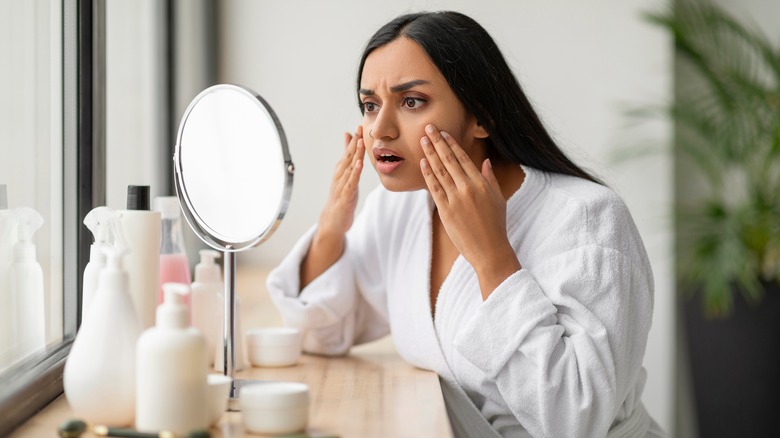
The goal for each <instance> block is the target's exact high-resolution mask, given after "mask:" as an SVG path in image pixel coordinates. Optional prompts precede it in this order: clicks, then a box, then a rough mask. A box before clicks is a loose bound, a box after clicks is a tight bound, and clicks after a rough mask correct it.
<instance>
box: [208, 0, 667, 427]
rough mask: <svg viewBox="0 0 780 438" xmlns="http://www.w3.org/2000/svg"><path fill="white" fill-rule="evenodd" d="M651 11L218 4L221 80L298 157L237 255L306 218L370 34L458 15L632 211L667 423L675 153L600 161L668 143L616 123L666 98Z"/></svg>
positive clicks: (590, 6) (351, 120)
mask: <svg viewBox="0 0 780 438" xmlns="http://www.w3.org/2000/svg"><path fill="white" fill-rule="evenodd" d="M661 6H662V2H661V1H660V0H650V1H643V2H625V1H621V0H600V1H590V2H581V1H577V0H566V1H558V2H546V1H543V0H533V1H531V0H529V1H481V2H468V1H449V2H444V1H406V2H392V3H391V2H380V1H366V0H361V1H357V0H349V1H339V2H320V1H308V2H302V1H297V2H285V1H263V2H257V1H251V0H230V1H226V2H224V3H223V4H222V8H221V11H220V13H221V20H222V21H221V23H220V26H221V29H222V32H223V33H222V35H221V38H222V40H221V42H222V44H221V47H220V52H221V54H222V55H221V59H220V76H219V79H220V81H221V82H233V83H239V84H242V85H246V86H248V87H250V88H252V89H254V90H255V91H257V92H258V93H259V94H261V95H262V96H263V97H264V98H266V99H267V100H268V101H269V102H270V104H271V105H272V106H273V107H274V109H275V111H276V112H277V114H278V116H279V118H280V119H281V121H282V124H283V126H284V128H285V132H286V134H287V137H288V141H289V144H290V150H291V154H292V157H293V160H294V161H295V165H296V174H295V184H294V188H293V198H292V201H291V204H290V209H289V211H288V214H287V216H286V217H285V220H284V222H283V223H282V225H281V226H280V228H279V230H278V231H277V232H276V234H275V235H274V236H273V237H271V239H270V240H269V241H268V242H266V243H265V244H263V245H262V246H261V247H260V248H258V249H255V250H254V251H252V252H250V253H249V254H242V255H241V256H240V257H239V260H241V261H243V262H245V263H254V264H270V265H273V264H275V263H277V262H278V261H279V259H280V258H281V257H282V256H283V255H284V254H285V253H286V252H287V251H288V250H289V249H290V247H291V246H292V244H293V243H294V241H295V240H296V238H297V237H298V236H300V235H301V234H302V233H303V232H304V230H305V229H307V228H308V227H309V226H311V225H312V224H313V223H315V222H316V220H317V218H318V216H319V212H320V210H321V208H322V206H323V204H324V202H325V199H326V195H327V191H328V184H329V181H330V178H331V171H332V169H333V166H334V165H335V162H336V160H337V159H338V157H339V155H340V151H341V150H342V147H343V146H342V143H341V142H342V140H341V139H342V132H344V131H348V130H352V129H354V127H355V126H356V125H357V124H358V123H359V121H360V114H359V112H358V109H357V106H356V104H355V102H356V98H355V73H356V69H357V62H358V59H359V56H360V53H361V50H362V48H363V45H364V44H365V43H366V41H367V40H368V38H369V37H370V36H371V34H373V32H374V31H375V30H376V29H377V28H378V27H379V26H381V25H382V24H384V23H385V22H387V21H389V20H390V19H392V18H393V17H395V16H396V15H398V14H400V13H404V12H408V11H417V10H438V9H454V10H458V11H461V12H464V13H466V14H468V15H470V16H472V17H473V18H475V19H476V20H477V21H479V22H480V23H481V24H482V25H483V26H484V27H485V28H486V29H487V30H488V31H489V32H490V33H491V35H492V36H493V37H494V39H496V41H497V42H498V44H499V46H500V47H501V49H502V50H503V52H504V54H505V56H506V57H507V58H508V61H509V62H510V64H511V66H512V67H513V68H514V70H515V72H516V74H517V75H518V77H519V79H520V81H521V83H522V85H523V86H524V87H525V91H526V92H527V94H528V95H529V96H530V98H531V99H532V101H533V102H534V103H535V105H536V108H537V110H538V111H539V112H540V113H541V115H542V117H543V119H544V120H545V122H546V123H547V125H548V127H549V128H550V130H551V132H552V133H553V134H554V136H555V138H556V139H557V140H558V141H559V142H560V144H561V145H562V147H563V148H564V149H565V150H566V151H567V152H569V153H570V154H571V155H572V157H573V158H574V159H575V160H577V161H578V162H580V163H581V164H583V165H585V166H586V167H588V168H590V169H592V170H594V171H595V173H596V174H598V175H600V176H601V177H603V178H604V179H605V180H606V182H607V183H608V184H609V185H610V186H611V187H612V188H614V189H615V190H616V191H617V192H618V193H620V194H621V195H622V196H623V197H624V199H625V200H626V202H627V204H628V206H629V208H630V209H631V211H632V213H633V215H634V218H635V220H636V222H637V225H638V227H639V230H640V232H641V234H642V236H643V238H644V240H645V244H646V246H647V250H648V252H649V254H650V258H651V262H652V264H653V269H654V273H655V279H656V295H655V300H656V301H655V315H654V321H653V329H652V331H651V334H650V339H649V344H648V348H647V353H646V355H645V366H646V368H647V370H648V373H649V377H648V382H647V387H646V389H645V395H644V400H645V403H646V405H647V407H648V410H649V411H650V413H651V414H652V415H653V417H654V418H655V419H656V420H657V421H658V422H659V423H660V424H661V425H662V427H664V428H665V429H666V430H668V431H671V430H673V427H672V421H673V415H672V410H673V388H672V382H673V373H672V369H673V351H674V338H673V333H674V317H673V315H674V307H673V306H674V304H673V297H674V283H673V277H672V276H673V262H674V260H673V253H672V237H673V236H672V232H671V202H672V166H671V161H670V158H669V154H668V153H667V152H663V153H660V154H657V155H655V156H653V157H651V158H644V159H642V160H638V161H635V162H632V163H630V164H622V165H615V164H613V163H612V161H611V159H610V157H611V156H612V154H613V153H614V152H615V150H616V149H618V148H622V147H630V146H632V145H636V144H639V143H642V142H645V141H647V140H648V139H652V140H653V141H658V142H660V144H662V145H665V144H666V143H667V142H668V140H669V138H670V127H669V125H667V124H665V123H658V124H656V125H654V126H652V127H645V128H644V129H642V130H641V131H640V130H631V131H629V130H627V129H625V128H624V124H625V119H624V117H623V116H622V112H621V111H622V110H621V108H622V105H624V104H632V103H633V104H636V103H642V102H651V101H652V102H656V103H657V102H663V101H667V100H668V99H669V96H670V95H671V86H672V84H671V80H672V78H671V72H672V68H671V42H670V40H669V39H668V38H667V37H666V36H665V35H664V34H662V33H661V32H660V31H658V30H656V29H655V28H653V27H651V26H649V25H647V24H645V23H644V22H642V21H641V19H640V13H641V12H643V11H647V10H656V9H658V8H660V7H661ZM364 175H365V176H364V177H363V180H362V181H361V191H362V193H366V192H368V191H369V190H370V188H372V187H374V186H375V185H376V184H377V183H378V182H377V181H378V180H377V178H376V176H375V175H374V172H373V171H371V170H370V169H367V171H366V172H365V173H364Z"/></svg>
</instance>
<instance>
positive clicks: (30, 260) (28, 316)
mask: <svg viewBox="0 0 780 438" xmlns="http://www.w3.org/2000/svg"><path fill="white" fill-rule="evenodd" d="M12 214H13V216H14V221H15V222H16V230H17V239H18V240H17V242H16V244H14V256H13V260H14V261H13V264H12V266H11V275H10V277H11V278H10V282H9V283H10V286H11V300H12V301H15V302H16V306H15V307H16V311H15V319H16V338H15V339H14V342H15V343H16V345H17V346H18V348H17V349H16V353H15V356H16V357H18V358H21V357H24V356H27V355H28V354H30V353H32V352H34V351H37V350H39V349H43V348H44V347H45V346H46V317H45V315H46V309H45V308H44V300H43V270H42V269H41V265H39V264H38V259H37V256H36V250H35V244H34V243H33V235H35V232H36V231H38V229H39V228H40V227H41V226H42V225H43V216H41V215H40V213H38V212H37V211H35V210H33V209H32V208H29V207H17V208H15V209H13V210H12Z"/></svg>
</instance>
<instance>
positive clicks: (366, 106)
mask: <svg viewBox="0 0 780 438" xmlns="http://www.w3.org/2000/svg"><path fill="white" fill-rule="evenodd" d="M374 111H376V104H375V103H374V102H363V112H364V113H372V112H374Z"/></svg>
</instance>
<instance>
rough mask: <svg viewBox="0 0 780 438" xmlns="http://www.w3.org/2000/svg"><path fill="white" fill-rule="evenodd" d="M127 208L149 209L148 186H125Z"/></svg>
mask: <svg viewBox="0 0 780 438" xmlns="http://www.w3.org/2000/svg"><path fill="white" fill-rule="evenodd" d="M127 209H128V210H149V186H127Z"/></svg>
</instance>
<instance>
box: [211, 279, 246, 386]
mask: <svg viewBox="0 0 780 438" xmlns="http://www.w3.org/2000/svg"><path fill="white" fill-rule="evenodd" d="M217 297H218V301H219V327H220V329H219V336H218V337H217V348H216V349H215V350H214V369H215V370H217V371H225V292H224V291H220V293H219V295H217ZM235 318H236V332H235V333H234V335H235V338H234V339H233V348H235V349H236V363H235V370H236V371H241V370H243V369H244V368H245V367H246V366H247V363H248V360H249V355H248V354H247V345H246V337H245V336H244V330H243V328H242V327H241V300H240V299H239V298H238V294H236V313H235Z"/></svg>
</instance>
